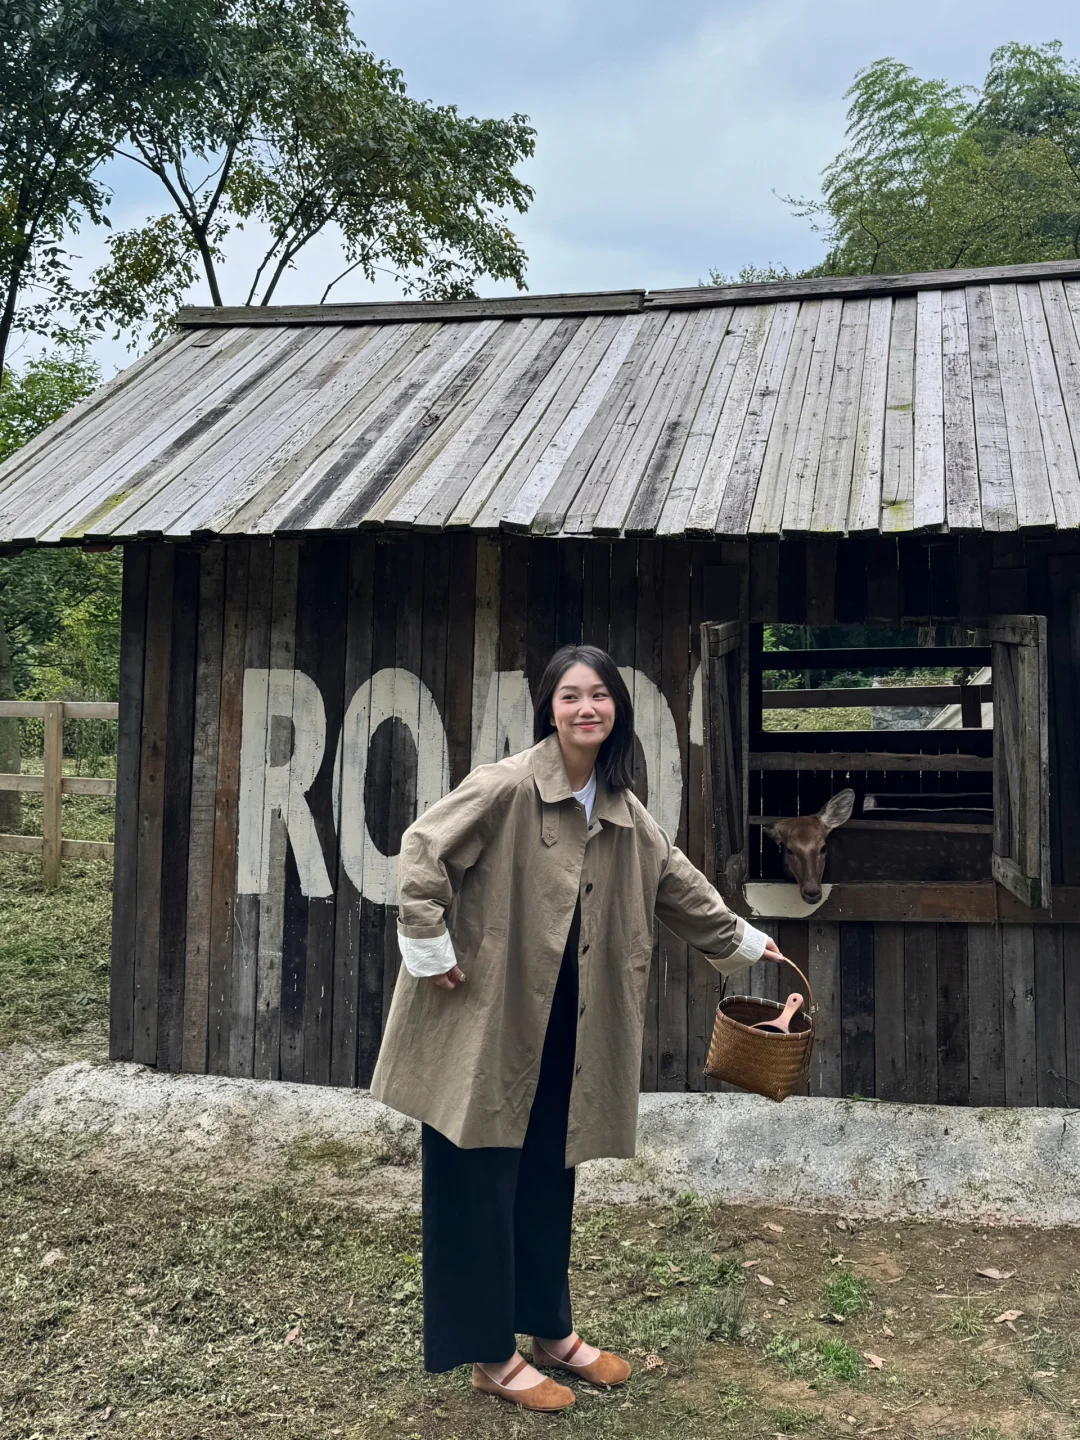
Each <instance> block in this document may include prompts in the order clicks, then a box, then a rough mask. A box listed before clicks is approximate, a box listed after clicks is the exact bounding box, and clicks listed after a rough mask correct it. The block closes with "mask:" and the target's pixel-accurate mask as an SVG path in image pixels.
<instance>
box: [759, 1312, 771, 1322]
mask: <svg viewBox="0 0 1080 1440" xmlns="http://www.w3.org/2000/svg"><path fill="white" fill-rule="evenodd" d="M761 1318H762V1319H763V1320H771V1319H772V1311H771V1310H766V1311H765V1314H764V1315H763V1316H762V1317H761Z"/></svg>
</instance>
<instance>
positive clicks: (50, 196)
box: [0, 0, 534, 373]
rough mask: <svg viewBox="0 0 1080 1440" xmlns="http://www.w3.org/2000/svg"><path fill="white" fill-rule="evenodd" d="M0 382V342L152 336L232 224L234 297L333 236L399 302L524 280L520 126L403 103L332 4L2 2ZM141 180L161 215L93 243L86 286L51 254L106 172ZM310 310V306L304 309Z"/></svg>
mask: <svg viewBox="0 0 1080 1440" xmlns="http://www.w3.org/2000/svg"><path fill="white" fill-rule="evenodd" d="M0 93H2V94H3V96H4V105H3V109H2V113H0V373H2V371H3V366H4V356H5V352H6V348H7V345H8V341H9V339H10V337H11V335H12V334H13V333H15V332H16V331H19V330H22V331H37V332H40V333H43V334H50V335H52V336H53V337H54V338H56V339H61V338H65V339H70V338H72V336H73V335H75V334H76V333H82V332H85V331H86V330H87V329H88V328H91V327H96V328H98V329H102V328H104V324H105V322H106V320H112V321H114V322H115V323H116V324H117V325H118V326H119V327H121V328H123V329H127V330H129V331H130V333H131V335H132V337H133V339H136V340H137V338H138V336H139V335H140V333H141V331H142V330H143V329H144V328H145V326H146V325H147V324H152V325H153V327H154V333H155V334H160V333H161V331H162V330H163V329H165V328H167V327H168V325H169V323H170V319H171V316H172V314H173V312H174V311H175V309H176V307H177V305H178V304H179V301H180V298H181V296H182V295H183V294H184V293H185V292H186V291H187V290H188V289H189V288H190V287H191V285H192V283H193V282H194V280H195V279H196V277H197V275H199V274H200V273H201V274H202V275H203V276H204V277H205V279H206V282H207V284H208V286H209V289H210V295H211V299H212V300H213V302H214V303H215V304H220V303H222V299H223V296H222V289H221V285H220V282H219V276H218V267H219V266H220V263H221V261H222V259H223V257H224V247H225V243H226V240H227V238H228V236H229V235H230V233H231V232H233V231H234V230H239V229H243V228H244V227H245V226H247V227H248V230H249V233H253V234H256V235H259V236H266V237H267V239H266V243H265V250H264V251H263V253H262V254H261V256H260V257H259V259H258V260H257V263H256V264H255V266H254V267H253V270H252V273H251V274H250V275H248V276H247V277H246V278H245V280H244V289H245V291H246V295H244V294H243V293H242V294H241V295H239V296H238V297H237V298H238V299H241V298H243V299H246V302H247V303H249V304H253V303H264V304H265V303H266V302H267V301H269V299H270V297H271V296H272V295H273V293H274V291H275V289H276V287H277V285H278V283H279V281H280V280H281V277H282V275H284V274H285V273H286V271H287V270H288V269H289V268H290V267H291V266H293V265H294V264H295V262H296V258H297V256H298V255H299V253H300V251H301V250H302V249H303V248H304V247H305V246H306V245H307V244H308V243H309V242H310V241H311V240H312V239H313V238H314V237H315V236H316V235H318V234H321V233H322V232H324V231H326V230H328V229H329V230H331V231H332V233H333V234H334V236H335V238H336V239H337V240H338V241H339V242H340V246H341V253H342V265H341V273H340V274H339V275H337V276H334V275H332V274H331V275H329V276H327V277H325V279H324V280H323V281H322V282H321V283H323V285H324V289H323V294H322V298H324V299H325V297H326V296H327V295H328V294H329V292H330V291H331V290H332V288H333V286H334V285H335V284H336V283H337V281H338V280H339V279H341V278H343V276H344V275H346V274H348V273H350V272H351V271H354V270H358V271H360V272H361V273H363V274H364V275H366V276H367V277H368V278H373V277H374V275H375V273H376V272H377V271H378V270H380V269H387V268H389V269H390V270H391V271H392V272H393V273H395V274H396V275H397V276H398V277H399V279H400V280H401V282H402V284H403V287H404V288H405V289H406V290H415V291H417V292H418V293H420V294H425V295H429V294H430V295H438V296H457V295H465V294H471V293H472V289H473V285H474V283H475V281H476V280H477V279H478V278H479V277H480V276H483V275H490V276H492V277H494V278H496V279H510V280H514V281H515V282H516V283H517V284H518V285H519V286H520V287H522V288H523V287H524V271H525V255H524V252H523V251H522V249H521V247H520V245H519V244H518V242H517V240H516V239H515V237H514V235H513V233H512V231H511V230H510V228H509V225H508V223H507V220H506V213H507V212H509V211H517V212H518V213H522V212H524V211H525V210H526V209H527V207H528V204H529V202H530V201H531V199H532V191H531V189H530V188H529V187H528V186H527V185H525V184H524V183H523V182H522V181H520V180H519V179H518V178H517V177H516V175H515V174H514V167H515V166H516V165H517V164H518V162H519V161H521V160H522V159H525V158H527V157H528V156H530V155H531V154H532V153H533V143H534V132H533V130H532V128H531V127H530V126H529V124H528V122H527V119H526V117H525V116H522V115H513V116H511V117H509V118H508V119H482V118H476V117H471V116H464V115H461V114H459V112H458V110H457V109H456V107H455V106H453V105H433V104H431V103H430V102H426V101H420V100H415V99H413V98H412V97H410V96H409V95H408V94H407V92H406V89H405V84H404V81H403V79H402V76H401V72H400V71H399V70H396V69H394V68H393V67H392V66H391V65H389V64H387V63H386V62H385V61H382V60H379V59H377V58H376V57H375V56H374V55H372V54H371V53H370V52H369V51H368V50H366V49H365V48H364V47H363V45H362V44H361V43H360V41H359V40H358V39H357V38H356V37H355V36H354V35H353V33H352V31H351V29H350V27H349V7H348V6H347V5H346V4H344V3H342V0H4V15H3V24H2V25H0ZM116 159H126V160H128V161H130V162H132V163H134V164H137V165H139V166H141V167H143V169H145V170H147V171H149V173H150V174H152V175H154V176H156V177H157V179H158V180H159V181H160V182H161V184H162V186H163V187H164V190H165V192H166V194H167V197H168V203H167V209H166V211H165V213H163V214H160V215H157V216H151V217H150V218H149V219H147V220H146V221H145V222H144V223H143V224H140V225H137V226H135V227H134V228H133V229H130V230H127V231H125V232H123V233H122V234H114V235H112V236H111V237H110V239H109V241H108V247H109V251H110V258H109V260H108V262H107V263H106V264H105V265H103V266H102V267H100V269H99V270H98V271H97V272H96V274H95V275H94V276H93V277H92V283H91V286H90V288H89V289H88V290H80V289H79V288H78V287H77V286H75V284H74V283H73V281H72V279H71V274H70V264H69V255H68V251H67V248H66V247H67V245H68V243H69V241H70V237H71V236H72V235H73V234H74V233H76V232H77V231H78V230H79V228H80V226H81V225H83V224H85V223H86V222H88V221H89V222H91V223H94V224H102V225H106V226H107V225H108V224H109V220H108V216H107V213H106V210H107V206H108V203H109V199H110V194H109V191H108V189H107V188H106V187H105V185H104V184H103V183H102V181H101V180H100V179H99V178H98V176H99V171H100V167H101V166H102V164H103V163H104V162H105V161H106V160H116ZM312 298H313V299H315V298H319V297H316V296H313V297H312Z"/></svg>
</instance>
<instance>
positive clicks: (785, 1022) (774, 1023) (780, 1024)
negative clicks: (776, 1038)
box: [750, 991, 803, 1035]
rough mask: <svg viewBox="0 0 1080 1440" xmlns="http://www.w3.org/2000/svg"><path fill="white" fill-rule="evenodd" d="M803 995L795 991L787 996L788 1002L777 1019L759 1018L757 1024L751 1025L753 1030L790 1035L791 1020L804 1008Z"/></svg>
mask: <svg viewBox="0 0 1080 1440" xmlns="http://www.w3.org/2000/svg"><path fill="white" fill-rule="evenodd" d="M802 1006H803V997H802V996H801V995H800V994H799V993H798V991H795V992H794V993H793V994H791V995H789V996H788V997H787V1004H786V1005H785V1006H784V1008H783V1010H781V1012H780V1014H779V1015H778V1016H777V1017H776V1019H775V1020H759V1021H758V1023H757V1024H756V1025H751V1026H750V1029H751V1030H764V1031H765V1032H766V1034H769V1035H790V1033H791V1022H792V1020H794V1018H795V1016H796V1015H797V1014H798V1012H799V1011H800V1010H801V1009H802Z"/></svg>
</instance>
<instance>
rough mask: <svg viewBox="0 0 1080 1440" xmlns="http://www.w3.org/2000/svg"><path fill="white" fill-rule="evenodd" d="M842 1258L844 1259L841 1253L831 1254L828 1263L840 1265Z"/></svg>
mask: <svg viewBox="0 0 1080 1440" xmlns="http://www.w3.org/2000/svg"><path fill="white" fill-rule="evenodd" d="M843 1260H844V1257H843V1255H833V1256H831V1257H830V1260H829V1264H830V1265H841V1264H843Z"/></svg>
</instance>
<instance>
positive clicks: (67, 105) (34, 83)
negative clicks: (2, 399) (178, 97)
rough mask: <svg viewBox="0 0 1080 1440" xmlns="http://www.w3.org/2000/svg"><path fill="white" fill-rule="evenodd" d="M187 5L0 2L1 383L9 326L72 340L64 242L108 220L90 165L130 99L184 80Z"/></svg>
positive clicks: (162, 100) (105, 152) (72, 295)
mask: <svg viewBox="0 0 1080 1440" xmlns="http://www.w3.org/2000/svg"><path fill="white" fill-rule="evenodd" d="M194 4H195V0H0V96H2V104H0V379H2V377H3V374H4V366H5V362H6V358H7V352H8V347H9V344H10V341H11V338H12V336H13V334H15V333H16V332H17V331H31V332H37V333H40V334H49V335H52V337H53V338H54V339H60V340H68V339H70V338H71V336H72V334H73V333H74V330H75V328H76V327H77V326H78V324H79V322H80V320H85V318H86V310H85V305H84V304H83V298H84V297H82V296H81V295H80V293H79V291H78V289H77V287H76V286H75V285H74V284H73V282H72V279H71V272H70V266H69V256H68V254H67V251H66V248H65V246H66V243H67V241H68V240H69V238H70V236H71V235H72V234H73V233H74V232H76V231H77V230H78V229H79V227H80V225H81V224H83V223H85V222H86V221H90V222H93V223H107V219H106V215H105V207H106V205H107V203H108V199H109V196H108V192H107V190H106V189H105V187H104V185H103V184H102V183H101V181H100V179H98V178H97V171H98V168H99V167H100V165H101V164H102V162H103V161H104V160H105V159H107V158H108V156H109V155H110V154H111V153H112V151H113V148H114V146H115V145H116V144H117V142H118V141H119V138H120V135H121V134H122V132H123V119H124V115H125V114H126V113H128V111H129V110H130V107H131V105H132V104H134V103H137V102H138V99H139V97H140V95H142V94H144V93H146V92H147V91H151V92H152V93H153V94H154V96H155V103H157V104H158V105H160V106H162V107H165V106H166V105H167V103H169V97H170V96H171V95H172V94H173V93H174V85H175V83H176V82H177V81H178V80H184V79H185V77H186V75H187V72H188V58H189V57H188V53H187V51H188V32H189V30H190V18H191V17H190V15H189V11H190V10H191V9H192V8H193V7H194ZM136 20H137V23H134V22H135V21H136Z"/></svg>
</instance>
